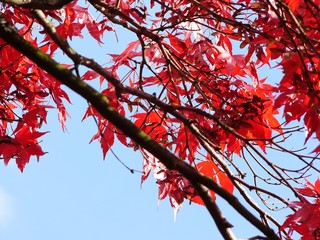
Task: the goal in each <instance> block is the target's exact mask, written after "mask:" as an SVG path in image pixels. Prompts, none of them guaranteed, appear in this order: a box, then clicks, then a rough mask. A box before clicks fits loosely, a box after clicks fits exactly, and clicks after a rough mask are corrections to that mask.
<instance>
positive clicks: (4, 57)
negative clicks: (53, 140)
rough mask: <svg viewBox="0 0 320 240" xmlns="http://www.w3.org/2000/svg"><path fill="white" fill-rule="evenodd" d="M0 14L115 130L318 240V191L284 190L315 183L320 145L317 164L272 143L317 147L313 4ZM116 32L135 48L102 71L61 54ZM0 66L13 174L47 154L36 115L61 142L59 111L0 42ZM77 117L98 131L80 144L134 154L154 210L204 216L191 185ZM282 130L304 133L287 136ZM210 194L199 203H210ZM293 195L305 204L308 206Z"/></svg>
mask: <svg viewBox="0 0 320 240" xmlns="http://www.w3.org/2000/svg"><path fill="white" fill-rule="evenodd" d="M0 2H1V1H0ZM7 2H9V4H4V3H3V4H2V8H3V10H2V14H1V16H2V17H3V18H5V19H6V20H7V21H8V22H9V23H10V24H12V25H14V26H16V27H17V28H18V33H19V34H20V36H22V37H23V39H24V40H27V41H28V42H29V43H31V44H32V46H34V47H36V48H37V49H39V50H40V51H42V52H44V53H46V54H47V55H48V56H50V57H51V58H54V57H55V54H57V53H61V52H63V53H64V54H65V55H66V56H67V57H69V59H70V60H71V61H72V62H73V63H74V64H72V65H70V64H69V65H67V64H64V66H67V67H69V69H71V70H74V71H75V74H76V75H77V77H78V78H79V79H80V78H81V81H83V82H93V81H98V83H99V86H100V90H101V91H100V94H101V96H103V97H106V98H107V99H108V103H109V104H110V106H111V107H112V109H114V111H115V112H117V113H118V114H119V115H121V117H126V118H128V119H130V120H131V122H132V123H134V124H135V126H137V127H138V128H139V129H140V130H142V131H143V132H144V133H145V134H147V135H148V137H151V138H152V139H154V140H156V142H157V143H158V144H160V145H161V146H162V147H163V148H164V149H166V150H167V151H169V152H170V153H173V154H174V155H175V156H177V157H178V158H179V159H180V160H182V161H185V162H186V163H188V164H189V166H191V167H193V168H194V169H196V171H197V172H198V173H199V174H200V175H201V176H206V177H207V178H209V179H211V180H212V181H213V182H214V183H216V184H217V185H219V186H221V187H222V188H223V189H224V190H226V192H227V193H230V194H232V193H233V191H234V189H237V190H238V192H239V194H240V195H241V196H242V197H243V199H244V200H245V201H247V202H248V203H249V204H250V205H251V206H252V207H253V209H255V210H256V211H257V212H258V214H259V215H260V216H266V217H265V219H263V221H264V222H268V221H271V222H272V224H274V225H275V226H276V227H277V228H278V229H280V233H279V234H284V235H285V236H287V237H288V236H289V235H290V234H291V233H292V232H293V231H296V232H298V233H300V234H301V235H303V239H312V236H315V234H317V231H318V229H319V225H318V223H317V220H316V219H317V218H318V214H319V180H317V181H316V183H315V185H312V184H311V183H309V182H308V187H306V188H303V189H298V190H295V188H296V187H295V186H293V185H294V184H295V183H296V182H297V179H301V178H303V177H304V176H305V175H306V174H307V173H309V171H310V172H315V173H317V174H319V169H317V167H315V166H314V165H315V164H316V163H315V162H316V161H317V160H319V159H318V157H317V155H316V154H318V153H319V152H320V145H319V146H317V147H316V148H314V149H312V151H313V153H314V154H315V155H311V153H310V154H309V155H305V154H302V153H301V154H300V153H299V151H295V150H291V149H290V148H287V147H286V146H285V145H282V143H284V142H286V140H287V139H288V138H289V137H290V136H291V135H293V134H299V133H300V132H301V131H304V133H305V134H306V136H305V139H304V143H305V144H307V143H308V142H309V141H310V140H311V139H312V137H314V139H316V141H317V144H318V142H319V140H320V113H319V109H320V84H319V77H320V76H319V74H320V69H319V68H320V64H319V61H320V42H319V39H320V31H319V29H320V24H319V23H320V9H319V4H320V1H319V0H299V1H291V0H285V1H281V0H270V1H269V0H265V1H250V0H237V1H220V0H218V1H213V0H204V1H197V0H178V1H172V0H151V1H150V2H148V3H142V2H141V1H135V0H125V1H114V0H105V1H98V0H89V1H88V3H86V5H85V6H82V4H81V3H78V2H77V1H72V2H71V3H69V4H67V5H66V6H64V7H63V8H61V9H57V10H46V11H42V12H41V14H39V11H38V12H37V11H34V10H31V9H28V8H27V7H26V8H24V7H23V6H15V5H14V4H11V5H10V1H9V0H8V1H7ZM93 10H94V11H93ZM96 12H98V14H97V13H96ZM119 27H121V28H122V29H125V30H126V31H128V32H131V33H134V36H136V39H134V40H133V39H132V41H131V40H130V41H131V42H128V44H127V45H126V47H125V48H124V50H123V51H121V52H120V53H115V52H111V53H108V56H109V58H110V62H109V63H103V64H99V63H97V62H95V61H94V60H93V59H90V58H87V57H85V56H82V55H80V54H79V53H77V52H75V51H74V50H73V49H72V48H71V47H70V45H69V42H72V40H73V39H75V38H80V39H81V38H87V37H88V36H87V35H90V36H91V37H92V38H93V39H94V40H95V42H96V43H97V44H99V45H102V44H103V34H104V33H105V32H110V31H112V32H115V33H116V30H117V28H119ZM39 28H40V29H41V30H40V31H38V30H36V29H39ZM85 32H87V33H85ZM115 35H116V34H115ZM116 36H117V35H116ZM0 58H1V62H0V69H1V72H0V78H1V80H2V81H1V85H0V100H1V104H0V156H1V157H2V158H3V159H4V162H5V163H6V164H7V163H8V162H9V161H10V159H13V158H15V159H16V162H17V165H18V167H19V168H20V170H21V171H22V170H23V169H24V167H25V165H26V163H28V162H29V160H30V157H31V156H36V157H37V158H39V157H40V156H42V155H44V154H45V152H44V151H43V150H42V149H41V147H40V144H39V143H40V140H39V139H40V137H41V136H42V135H43V134H45V132H41V131H40V129H41V127H42V124H43V123H45V124H46V123H47V121H46V116H47V111H48V110H49V109H50V108H57V110H58V116H59V120H60V122H61V124H62V128H63V129H64V128H65V124H66V118H67V116H68V113H67V110H66V108H65V106H64V103H65V102H66V101H67V102H70V99H69V97H68V94H67V93H66V92H65V91H64V90H63V89H62V87H61V82H60V81H59V79H55V78H54V77H52V75H50V74H49V73H48V72H46V71H44V69H42V68H41V67H39V66H37V65H35V64H34V63H33V62H32V61H31V60H29V59H28V58H27V57H26V56H24V54H23V53H22V52H19V51H17V50H15V49H14V48H13V47H12V46H10V44H8V42H5V41H4V40H2V39H1V38H0ZM79 66H81V69H80V70H81V71H79ZM275 68H276V69H279V70H282V75H281V76H280V77H277V76H274V78H275V79H272V77H271V76H270V77H268V78H267V77H261V76H260V75H261V74H262V73H263V72H267V71H271V69H275ZM57 71H58V70H57ZM80 72H81V73H82V72H83V74H80ZM270 78H271V79H270ZM52 102H53V104H52ZM49 103H51V104H49ZM89 103H91V102H90V101H89ZM281 114H283V118H281ZM88 117H93V118H94V119H95V120H96V124H97V128H98V131H97V133H96V134H95V135H94V136H93V137H92V139H91V141H94V140H97V141H99V142H100V145H101V149H102V153H103V157H106V155H107V153H108V151H109V150H110V148H111V147H112V146H113V144H114V142H115V141H116V140H118V141H119V142H121V143H122V144H123V145H124V146H126V147H129V148H133V149H134V150H138V149H139V150H140V151H141V153H142V156H143V173H142V182H144V181H145V180H146V179H147V178H148V177H149V175H150V172H153V173H154V177H155V178H156V183H157V184H158V186H159V200H162V199H164V198H166V197H168V198H169V200H170V203H171V205H172V207H173V208H174V209H175V212H177V211H178V210H179V209H180V207H181V204H182V203H183V202H184V200H190V201H191V202H195V203H198V204H203V205H204V204H205V203H204V202H205V201H204V200H203V199H202V198H201V197H200V196H199V193H198V192H197V190H196V188H195V186H194V185H193V184H192V183H191V180H190V179H188V178H187V177H186V176H184V175H183V174H182V173H181V172H179V171H177V170H176V169H168V168H167V167H165V165H164V164H163V162H162V161H161V159H160V158H156V157H154V156H153V155H152V154H151V153H150V151H149V149H144V148H142V147H141V146H139V144H137V143H136V142H135V141H133V140H132V139H130V138H129V136H127V135H126V134H124V132H125V131H121V130H120V129H119V128H117V127H115V126H114V124H112V122H111V121H110V120H108V119H106V117H105V116H103V115H102V114H101V112H100V111H99V110H98V109H95V108H94V107H93V104H92V103H91V105H90V106H89V107H88V109H87V110H86V112H85V114H84V117H83V120H84V119H86V118H88ZM280 119H281V120H280ZM289 123H297V124H298V125H299V124H300V123H302V125H303V126H302V127H293V128H290V127H286V126H288V124H289ZM124 130H126V129H124ZM140 135H141V136H142V135H143V134H140ZM143 136H144V135H143ZM297 136H300V135H297ZM271 150H275V151H277V152H278V153H279V154H280V153H285V154H287V155H288V156H289V157H290V158H294V159H295V161H297V162H294V163H292V165H295V163H298V165H299V166H300V165H301V164H303V166H302V167H301V168H300V169H298V170H297V169H295V168H293V167H292V168H291V167H288V166H287V165H288V164H287V162H282V163H281V164H282V165H281V164H278V162H277V161H276V160H274V161H273V160H270V159H269V158H268V156H269V155H268V153H269V151H271ZM309 152H310V151H309ZM248 155H249V157H248ZM236 157H238V158H240V159H242V160H243V162H244V163H245V167H244V168H245V169H244V170H242V167H239V166H240V165H239V166H237V162H236V160H235V159H236ZM241 166H242V165H241ZM256 168H257V169H259V171H260V172H259V171H257V170H256ZM247 175H248V176H250V177H252V180H248V181H247V180H246V177H247ZM270 179H272V181H274V182H276V183H274V182H272V181H270ZM260 184H261V186H260ZM273 185H280V186H284V187H285V188H288V189H290V190H291V191H292V192H293V193H295V194H296V193H297V192H298V193H299V194H300V197H299V200H300V201H299V202H293V203H289V202H288V201H286V200H285V199H284V197H282V196H280V195H277V194H274V193H273V190H270V191H269V190H268V189H265V186H268V187H270V186H273ZM252 190H254V191H255V192H257V193H258V194H257V195H258V197H259V198H260V200H261V202H262V204H263V205H266V206H267V207H269V206H268V204H267V203H266V201H265V199H264V198H263V197H262V194H266V195H268V196H269V197H272V198H275V199H277V200H279V201H280V202H282V204H284V205H285V206H286V207H290V208H292V209H293V210H295V211H296V212H295V213H294V214H292V215H290V216H289V217H288V218H287V220H286V221H285V223H284V224H283V225H282V224H280V223H278V222H277V221H276V220H274V219H273V218H272V217H271V216H270V215H268V214H266V213H265V211H264V209H262V208H260V207H257V203H256V202H254V201H253V200H252V199H251V198H250V197H249V193H248V191H249V192H251V191H252ZM261 193H262V194H261ZM216 195H217V194H216V193H215V192H214V191H212V190H210V191H209V196H210V197H211V198H212V199H216ZM301 195H306V196H309V197H314V198H316V200H315V203H310V202H309V201H307V200H306V199H305V198H304V197H303V196H301ZM288 228H289V231H288V232H286V229H288ZM312 234H313V235H312ZM317 236H318V235H317Z"/></svg>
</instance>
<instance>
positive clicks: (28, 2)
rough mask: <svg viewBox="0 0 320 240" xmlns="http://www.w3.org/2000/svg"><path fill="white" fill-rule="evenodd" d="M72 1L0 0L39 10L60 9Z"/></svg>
mask: <svg viewBox="0 0 320 240" xmlns="http://www.w3.org/2000/svg"><path fill="white" fill-rule="evenodd" d="M72 1H73V0H0V2H2V3H6V4H9V5H12V6H19V7H22V8H28V9H41V10H54V9H60V8H62V7H63V6H65V5H67V4H68V3H70V2H72Z"/></svg>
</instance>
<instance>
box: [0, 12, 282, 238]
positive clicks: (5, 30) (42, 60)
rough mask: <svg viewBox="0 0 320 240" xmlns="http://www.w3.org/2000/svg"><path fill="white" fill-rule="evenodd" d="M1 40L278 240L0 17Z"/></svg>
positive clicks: (230, 197)
mask: <svg viewBox="0 0 320 240" xmlns="http://www.w3.org/2000/svg"><path fill="white" fill-rule="evenodd" d="M0 37H1V38H2V39H3V40H4V41H6V42H7V43H8V44H10V45H11V46H12V47H14V48H15V49H16V50H17V51H19V52H21V53H22V54H24V55H25V56H26V57H28V58H29V59H31V60H32V61H34V62H35V63H36V64H37V65H38V66H39V67H40V68H42V69H44V70H45V71H47V72H48V73H49V74H51V75H52V76H53V77H55V78H56V79H57V80H59V81H60V82H61V83H63V84H65V85H66V86H67V87H69V88H70V89H71V90H73V91H74V92H76V93H78V94H79V95H80V96H82V97H83V98H84V99H86V100H87V101H88V102H90V103H91V105H92V106H93V107H94V108H95V109H96V110H97V111H98V112H99V113H100V114H101V115H102V116H103V117H104V118H105V119H107V120H108V121H110V123H112V124H113V125H114V126H115V127H117V128H118V129H119V130H121V131H122V132H123V133H124V134H125V135H126V136H128V137H130V138H131V139H132V140H133V141H135V142H136V143H137V144H139V145H140V146H141V147H143V148H145V149H146V150H147V151H149V152H150V153H151V154H153V155H154V156H155V157H157V158H158V159H159V160H160V161H161V162H162V163H163V164H164V165H165V166H166V167H167V168H168V169H171V170H176V171H178V172H180V173H181V174H182V175H183V176H184V177H186V178H187V179H189V180H190V181H191V182H192V183H193V184H196V185H198V186H201V185H203V186H205V187H207V188H209V189H211V190H213V191H214V192H215V193H216V194H218V195H219V196H221V197H222V198H223V199H225V200H226V201H227V202H228V203H229V204H230V205H231V206H232V207H233V208H235V209H236V211H238V212H239V213H240V214H241V215H242V216H243V217H244V218H246V219H247V220H248V221H249V222H250V223H251V224H252V225H253V226H255V227H256V228H258V229H259V230H260V231H261V232H263V233H264V234H265V235H266V236H267V237H268V238H269V239H272V240H280V238H279V237H278V236H277V235H276V234H275V233H274V231H273V230H272V229H271V228H270V227H268V226H266V225H265V224H263V223H262V222H261V221H260V220H259V219H258V218H257V217H255V216H254V215H253V214H252V213H251V212H250V211H248V209H247V208H246V207H245V206H243V205H242V204H241V203H240V202H239V200H238V199H237V198H236V197H235V196H234V195H232V194H230V193H229V192H228V191H226V190H225V189H224V188H222V187H221V186H219V185H218V184H217V183H215V182H213V181H212V179H210V178H208V177H206V176H204V175H202V174H200V173H199V172H197V171H196V170H195V169H194V168H193V167H191V166H190V165H188V164H187V163H186V162H184V161H182V160H181V159H179V158H178V157H177V156H176V155H174V154H173V153H171V152H170V151H168V150H167V149H165V148H163V147H162V146H161V145H160V144H159V143H157V142H156V141H155V140H154V139H152V138H151V137H150V136H149V135H148V134H146V133H145V132H143V131H141V130H140V129H139V128H138V127H137V126H135V125H134V124H133V123H132V122H131V121H130V120H128V119H127V118H125V117H124V116H122V115H121V114H119V113H118V112H117V111H116V110H115V109H114V108H113V107H112V106H111V105H110V104H109V101H108V99H107V97H106V96H104V95H102V94H101V93H99V92H98V91H96V90H95V89H94V88H92V87H91V86H90V85H88V84H87V83H85V82H83V81H82V80H81V79H79V78H78V77H76V76H75V75H74V74H73V73H72V71H71V70H70V69H67V68H65V67H64V66H62V65H60V64H58V63H57V62H56V61H55V60H53V59H52V58H51V57H49V56H48V55H47V54H45V53H43V52H42V51H40V50H39V49H37V48H35V47H34V46H33V45H32V44H31V43H29V42H28V41H26V40H25V39H23V38H22V37H21V36H20V35H19V33H18V31H17V30H16V28H15V27H14V26H12V25H11V24H9V23H8V22H7V21H6V20H5V19H4V18H3V17H2V16H1V15H0Z"/></svg>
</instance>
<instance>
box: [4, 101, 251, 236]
mask: <svg viewBox="0 0 320 240" xmlns="http://www.w3.org/2000/svg"><path fill="white" fill-rule="evenodd" d="M72 98H73V102H74V104H73V105H72V106H69V113H70V115H71V116H72V119H69V121H68V124H67V132H65V133H63V132H62V130H61V126H60V125H59V124H58V123H57V121H56V115H55V114H54V113H53V112H52V113H51V114H50V115H49V119H48V121H49V122H51V124H50V125H49V126H48V128H50V130H51V133H49V134H47V135H46V136H45V137H43V149H44V150H45V151H48V152H49V153H48V154H46V155H45V156H44V157H42V158H41V160H40V162H37V161H36V160H35V159H32V160H31V162H30V163H29V164H28V165H27V167H26V168H25V171H24V172H23V173H20V171H19V170H18V168H17V167H16V166H15V162H14V161H11V162H10V163H9V165H8V166H6V167H5V166H4V165H1V166H0V176H1V177H0V178H1V181H0V239H7V240H18V239H24V240H42V239H46V240H57V239H60V240H64V239H77V240H85V239H95V240H102V239H150V238H152V239H154V240H157V239H159V240H160V239H161V240H162V239H163V238H166V239H177V238H179V239H193V238H201V239H218V240H219V239H222V238H219V237H220V236H219V234H218V232H217V230H216V227H215V226H214V222H213V221H212V220H211V217H210V216H209V214H208V212H207V211H206V210H205V208H204V207H202V206H198V205H195V204H192V205H189V204H188V203H187V202H185V204H184V206H183V208H182V209H181V210H180V212H179V213H178V215H177V220H176V222H174V217H173V210H172V208H171V207H170V205H169V202H168V201H167V200H164V201H162V202H160V204H159V206H158V200H157V185H156V184H155V180H154V179H153V178H152V177H150V178H149V179H148V180H147V181H146V183H144V184H143V186H142V188H141V187H140V174H139V173H135V174H131V173H130V172H129V171H128V170H127V169H125V168H124V167H123V166H122V165H121V164H120V163H119V162H118V161H117V160H116V159H115V157H113V156H112V155H111V154H110V153H109V154H108V155H107V159H106V160H105V161H103V160H102V153H101V149H100V147H99V145H98V143H96V142H94V143H92V144H88V142H89V140H90V139H91V137H92V134H93V133H94V131H95V127H94V122H93V120H92V121H90V120H89V121H85V122H83V123H81V118H82V116H83V113H84V111H83V109H84V107H85V102H84V101H82V99H80V98H79V97H76V96H74V95H73V96H72ZM79 105H80V107H79ZM55 123H56V124H55ZM113 149H114V151H115V152H116V154H117V156H118V157H119V158H120V159H121V160H123V161H125V162H126V164H128V165H129V166H130V167H132V168H135V169H141V156H140V155H139V154H136V153H135V152H133V151H131V150H129V149H124V148H122V147H119V146H115V147H114V148H113ZM228 213H229V220H230V221H231V222H233V223H234V225H235V226H236V228H235V233H238V235H237V236H239V237H244V236H253V235H252V234H253V233H250V232H251V230H250V231H248V229H250V228H247V227H248V225H246V224H242V223H241V222H244V220H243V219H242V218H239V217H235V216H236V215H235V213H233V212H228ZM239 223H240V224H239ZM243 226H247V227H245V228H243Z"/></svg>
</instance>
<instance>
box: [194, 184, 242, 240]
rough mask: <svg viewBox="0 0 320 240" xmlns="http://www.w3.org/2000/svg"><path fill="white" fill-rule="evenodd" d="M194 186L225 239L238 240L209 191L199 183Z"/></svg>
mask: <svg viewBox="0 0 320 240" xmlns="http://www.w3.org/2000/svg"><path fill="white" fill-rule="evenodd" d="M193 185H194V187H195V189H196V190H197V193H198V194H199V196H200V197H201V198H202V200H203V202H204V204H205V205H206V207H207V209H208V211H209V213H210V214H211V216H212V218H213V220H214V221H215V223H216V225H217V227H218V229H219V231H220V233H221V235H222V236H223V238H224V239H225V240H236V239H237V238H236V237H235V236H234V234H233V232H232V231H231V228H232V227H233V226H232V224H230V223H229V222H228V221H227V219H226V218H225V217H224V216H223V214H222V212H221V211H220V208H219V207H218V205H217V203H216V201H215V200H214V199H213V198H212V197H211V196H210V193H209V189H208V188H206V187H205V186H203V185H200V184H198V183H193Z"/></svg>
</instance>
